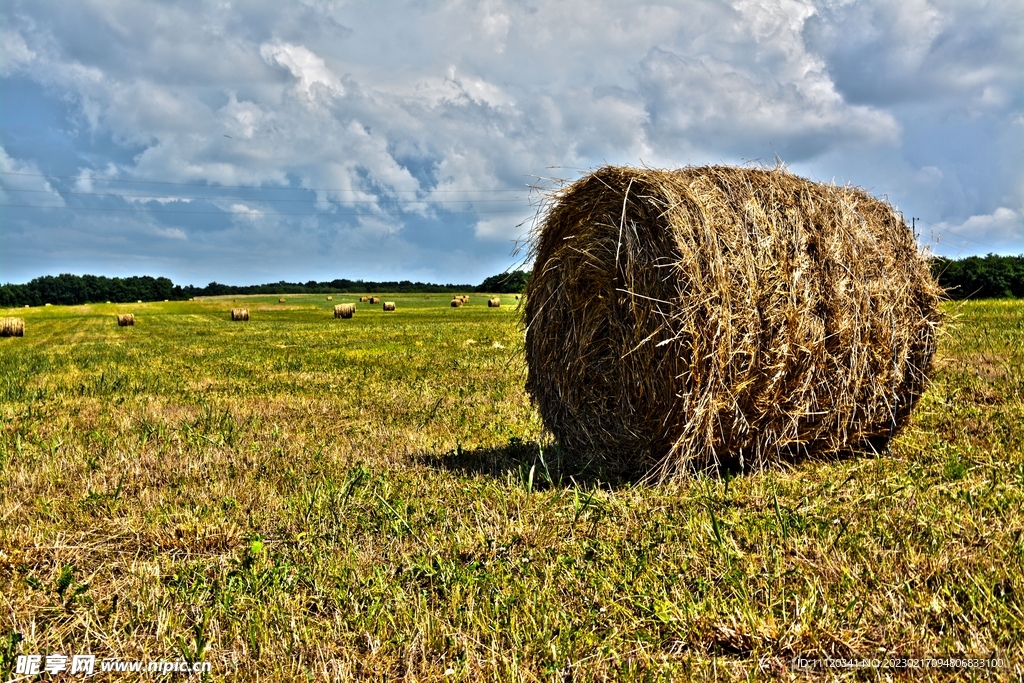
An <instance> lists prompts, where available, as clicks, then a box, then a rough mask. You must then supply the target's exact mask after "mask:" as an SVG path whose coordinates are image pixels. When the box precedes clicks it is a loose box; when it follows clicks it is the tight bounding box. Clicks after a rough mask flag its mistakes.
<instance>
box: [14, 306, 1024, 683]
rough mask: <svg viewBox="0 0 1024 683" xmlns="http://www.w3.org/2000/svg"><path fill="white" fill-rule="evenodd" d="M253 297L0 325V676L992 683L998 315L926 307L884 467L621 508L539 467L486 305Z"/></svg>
mask: <svg viewBox="0 0 1024 683" xmlns="http://www.w3.org/2000/svg"><path fill="white" fill-rule="evenodd" d="M277 298H278V297H276V296H274V297H245V298H238V299H237V301H238V302H239V303H234V304H233V303H232V299H231V298H230V297H228V298H223V299H208V300H202V301H195V302H181V303H173V302H172V303H154V304H138V305H89V306H79V307H68V308H63V307H47V308H34V309H18V310H8V311H0V316H4V315H18V316H22V317H24V318H25V319H26V325H27V327H26V336H25V337H24V338H23V339H0V596H2V599H0V674H2V680H7V679H10V678H13V677H14V674H13V673H12V671H13V668H14V662H15V657H16V655H18V654H44V655H45V654H46V653H50V652H61V653H64V654H71V653H92V654H94V655H97V657H98V658H103V657H118V658H121V659H124V660H134V659H142V660H150V659H154V660H157V659H163V660H166V659H181V658H185V659H188V660H196V659H204V660H205V661H208V662H210V663H211V665H212V672H211V674H210V676H209V678H210V679H211V680H221V679H229V680H264V681H300V680H301V681H324V680H351V679H365V680H391V681H394V680H406V681H413V680H419V681H427V680H438V681H439V680H445V681H462V680H473V681H475V680H494V681H534V680H544V681H546V680H573V681H585V680H632V679H637V680H665V681H668V680H686V679H691V678H692V679H698V680H701V679H709V678H716V679H719V680H764V679H784V680H785V679H803V678H804V677H805V676H810V677H812V678H821V677H825V676H827V677H834V678H844V679H845V678H849V679H875V678H890V677H895V678H901V677H907V678H911V679H914V680H919V679H929V678H946V677H948V672H942V671H939V670H930V671H925V670H921V669H918V670H916V671H904V672H900V671H897V670H893V669H889V670H877V669H865V670H860V671H841V670H831V671H829V672H824V671H821V670H818V671H813V672H809V673H808V672H799V671H794V669H793V664H792V659H793V657H794V656H803V657H806V658H812V659H813V658H817V657H822V656H826V655H828V656H833V657H836V656H847V657H879V658H884V657H886V656H911V657H947V656H956V655H959V656H967V657H989V656H992V655H994V654H995V655H999V656H1000V657H1002V659H1003V661H1004V664H1005V666H1004V668H1001V669H975V670H973V672H971V673H970V674H963V676H964V677H965V678H971V677H972V676H973V677H974V678H975V679H979V680H985V679H1000V680H1010V679H1013V680H1019V679H1020V678H1021V677H1022V676H1024V644H1022V643H1024V536H1022V534H1024V510H1022V507H1024V369H1022V367H1024V302H1017V301H1013V302H1011V301H985V302H973V303H965V304H959V305H953V304H950V305H948V306H947V309H946V310H947V312H948V313H950V314H951V315H952V316H953V319H952V320H951V324H950V325H948V326H947V328H946V334H945V336H944V338H943V342H942V347H941V352H940V357H939V359H938V369H937V373H936V375H935V382H934V384H933V386H932V387H931V389H930V390H929V392H928V394H927V395H926V396H925V398H924V399H923V400H922V402H921V404H920V407H919V410H918V411H917V413H916V416H915V419H914V422H913V425H912V427H911V428H910V429H908V430H907V431H906V432H904V433H903V434H902V435H901V436H900V437H899V438H898V439H897V441H896V442H895V443H894V445H893V449H892V452H891V453H890V454H888V455H885V456H883V457H874V458H869V457H863V458H854V459H847V460H842V461H838V462H827V463H823V462H817V463H814V462H812V463H803V464H801V465H799V466H796V467H792V468H789V469H785V470H778V471H771V472H765V473H761V474H756V475H750V476H742V477H735V478H731V479H721V478H710V477H706V476H701V477H697V478H695V479H693V480H692V481H688V482H685V483H682V484H674V485H671V486H666V487H660V488H648V487H644V486H638V485H630V484H624V483H615V484H607V483H603V482H600V481H595V480H593V479H582V480H577V479H575V478H574V477H571V475H573V473H572V472H571V471H562V470H560V469H559V466H558V452H557V449H556V448H555V447H554V446H553V445H552V444H551V443H550V442H549V441H548V440H546V439H545V437H544V436H543V434H542V431H541V428H540V425H539V422H538V420H537V418H536V416H535V414H534V412H533V411H532V409H531V407H530V405H529V401H528V399H527V397H526V395H525V394H524V391H523V388H522V387H523V381H524V378H525V367H524V363H523V360H522V358H521V344H522V331H521V329H520V328H519V326H518V318H517V315H516V311H515V310H514V304H515V301H514V300H513V298H512V297H508V296H506V297H504V305H503V306H502V308H500V309H488V308H487V307H486V298H485V297H484V296H482V295H481V296H474V297H473V300H472V302H471V304H470V305H469V306H467V307H465V308H462V309H451V308H450V307H449V306H448V301H449V298H450V297H448V296H445V295H433V296H432V297H431V299H429V300H427V299H425V298H424V296H423V295H417V296H412V295H406V296H403V295H396V296H385V297H384V298H385V300H394V301H396V302H397V304H398V310H397V311H396V312H394V313H384V312H382V311H381V310H380V307H379V306H370V305H367V304H362V305H359V308H358V312H357V313H356V316H355V318H353V319H352V320H334V319H332V318H331V307H332V306H333V304H336V303H343V302H347V301H352V300H354V297H351V296H341V295H335V296H334V301H332V302H327V301H326V300H325V297H323V296H294V295H293V296H287V297H286V299H287V301H286V303H284V304H279V303H277ZM233 305H234V306H239V305H245V306H247V307H248V308H249V309H250V312H251V315H252V320H251V321H250V322H248V323H232V322H230V320H229V316H228V310H229V309H230V308H231V307H232V306H233ZM116 312H133V313H135V314H136V318H137V323H136V326H135V327H134V328H118V327H117V326H116V321H115V317H114V314H115V313H116ZM132 676H134V677H135V678H137V677H138V676H137V675H135V674H101V675H99V676H98V677H97V679H96V680H106V679H108V678H109V680H129V679H132V678H131V677H132ZM176 676H178V677H179V678H180V677H181V675H180V674H177V675H176ZM126 677H128V678H126ZM41 678H43V679H45V678H46V676H42V677H41ZM68 680H74V678H73V677H70V676H69V677H68Z"/></svg>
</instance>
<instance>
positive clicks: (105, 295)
mask: <svg viewBox="0 0 1024 683" xmlns="http://www.w3.org/2000/svg"><path fill="white" fill-rule="evenodd" d="M528 276H529V274H528V273H526V272H524V271H521V270H517V271H514V272H512V273H502V274H500V275H493V276H491V277H489V278H487V279H486V280H484V281H483V283H481V284H480V285H477V286H474V285H469V284H461V285H460V284H454V285H453V284H447V285H437V284H431V283H429V282H412V281H410V280H391V281H383V282H376V281H368V280H349V279H346V278H339V279H336V280H331V281H330V282H317V281H316V280H310V281H309V282H305V283H301V282H285V281H284V280H281V281H280V282H272V283H267V284H263V285H245V286H238V285H224V284H220V283H219V282H211V283H210V284H208V285H206V286H205V287H195V286H193V285H185V286H184V287H182V286H181V285H176V284H174V283H173V282H171V280H170V279H168V278H165V277H157V278H154V277H149V276H148V275H144V276H141V277H125V278H120V277H104V276H103V275H71V274H70V273H65V274H62V275H56V276H54V275H45V276H43V277H37V278H35V279H34V280H31V281H29V282H27V283H25V284H22V285H15V284H6V285H2V286H0V307H3V308H11V307H21V306H26V305H28V306H42V305H43V304H55V305H63V306H75V305H80V304H86V303H102V302H104V301H110V302H113V303H128V302H132V301H164V300H165V299H166V300H169V301H184V300H187V299H191V298H192V297H197V296H224V295H232V294H234V295H238V294H348V293H367V294H374V293H383V292H392V293H396V294H404V293H424V294H447V293H451V294H456V293H460V292H463V293H464V292H474V291H475V292H491V293H497V294H512V293H518V292H521V291H522V290H523V287H524V286H525V285H526V278H527V277H528Z"/></svg>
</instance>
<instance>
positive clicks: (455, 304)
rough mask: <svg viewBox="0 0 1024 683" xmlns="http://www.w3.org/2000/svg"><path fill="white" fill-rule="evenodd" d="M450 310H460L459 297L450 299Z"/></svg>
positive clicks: (460, 302) (460, 301)
mask: <svg viewBox="0 0 1024 683" xmlns="http://www.w3.org/2000/svg"><path fill="white" fill-rule="evenodd" d="M452 308H462V299H460V298H459V297H455V298H454V299H452Z"/></svg>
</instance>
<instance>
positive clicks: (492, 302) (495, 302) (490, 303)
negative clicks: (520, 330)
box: [487, 296, 501, 308]
mask: <svg viewBox="0 0 1024 683" xmlns="http://www.w3.org/2000/svg"><path fill="white" fill-rule="evenodd" d="M500 307H501V297H497V296H496V297H494V298H493V299H488V300H487V308H500Z"/></svg>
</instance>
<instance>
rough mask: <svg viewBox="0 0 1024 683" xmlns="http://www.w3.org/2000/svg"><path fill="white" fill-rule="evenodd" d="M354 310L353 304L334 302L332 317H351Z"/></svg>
mask: <svg viewBox="0 0 1024 683" xmlns="http://www.w3.org/2000/svg"><path fill="white" fill-rule="evenodd" d="M355 312H356V305H355V304H336V305H335V306H334V317H335V318H351V317H352V314H353V313H355Z"/></svg>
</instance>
